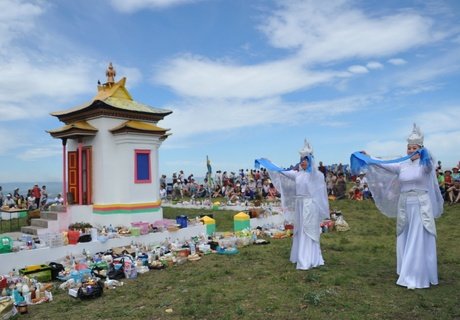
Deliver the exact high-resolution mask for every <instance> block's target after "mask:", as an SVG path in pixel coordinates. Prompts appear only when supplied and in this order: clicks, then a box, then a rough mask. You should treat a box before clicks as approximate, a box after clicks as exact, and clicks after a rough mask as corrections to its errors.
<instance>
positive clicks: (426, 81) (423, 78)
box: [387, 47, 460, 93]
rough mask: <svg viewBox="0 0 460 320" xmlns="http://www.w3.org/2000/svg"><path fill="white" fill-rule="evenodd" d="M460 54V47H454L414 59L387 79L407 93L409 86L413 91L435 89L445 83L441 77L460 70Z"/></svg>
mask: <svg viewBox="0 0 460 320" xmlns="http://www.w3.org/2000/svg"><path fill="white" fill-rule="evenodd" d="M459 55H460V48H455V47H454V48H451V50H449V51H445V52H442V53H441V54H439V55H437V56H436V57H435V58H431V59H430V58H428V57H426V58H424V59H423V60H422V61H416V62H415V61H414V63H411V64H410V65H408V66H407V67H404V70H400V71H398V72H396V73H395V74H394V75H392V76H390V77H388V78H387V79H388V81H389V82H390V83H391V84H392V85H396V86H398V87H402V88H404V89H405V91H404V92H405V93H407V88H409V90H413V93H419V92H423V91H430V90H434V89H436V88H439V87H441V86H442V85H443V83H442V82H441V81H440V80H439V79H440V78H442V77H445V76H449V75H452V74H454V73H455V72H458V71H459V70H460V60H459V58H458V57H459ZM434 80H436V81H434Z"/></svg>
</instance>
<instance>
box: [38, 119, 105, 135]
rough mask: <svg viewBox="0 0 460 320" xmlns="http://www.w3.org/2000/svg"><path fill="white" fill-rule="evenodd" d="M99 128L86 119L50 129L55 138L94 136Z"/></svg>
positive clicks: (49, 131)
mask: <svg viewBox="0 0 460 320" xmlns="http://www.w3.org/2000/svg"><path fill="white" fill-rule="evenodd" d="M97 131H98V130H97V129H96V128H95V127H93V126H92V125H90V124H89V123H88V122H86V121H77V122H74V123H69V124H66V125H65V126H62V127H60V128H57V129H54V130H48V131H46V132H48V133H49V134H51V136H53V137H55V138H65V137H74V136H94V135H95V134H96V132H97Z"/></svg>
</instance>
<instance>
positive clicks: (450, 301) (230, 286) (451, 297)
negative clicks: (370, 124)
mask: <svg viewBox="0 0 460 320" xmlns="http://www.w3.org/2000/svg"><path fill="white" fill-rule="evenodd" d="M331 208H338V209H340V210H342V212H343V214H344V217H345V219H346V221H347V222H348V223H349V225H350V227H351V230H349V231H347V232H343V233H339V232H330V233H326V234H323V235H322V237H321V247H322V250H323V257H324V260H325V263H326V264H325V266H323V267H320V268H318V269H312V270H308V271H298V270H296V269H295V266H294V265H293V264H291V263H290V262H289V260H288V259H289V250H290V244H291V239H281V240H270V244H269V245H266V246H249V247H245V248H241V250H240V253H239V254H237V255H233V256H221V255H217V254H213V255H208V256H205V257H203V259H201V260H200V261H196V262H188V263H186V264H184V265H180V266H174V267H171V268H167V269H164V270H158V271H156V270H153V271H151V272H148V273H146V274H143V275H139V277H138V278H137V279H134V280H126V281H125V286H123V287H119V288H117V289H115V290H108V291H105V292H104V295H103V297H102V298H99V299H97V300H93V301H79V300H75V299H74V298H71V297H70V296H68V295H67V294H66V293H64V292H56V294H55V300H54V301H53V302H51V303H46V304H42V305H38V306H32V307H29V314H28V315H26V316H21V318H24V319H91V318H92V319H460V305H459V304H458V296H459V295H458V293H459V291H460V249H459V246H458V245H457V243H456V240H457V239H460V222H459V218H460V206H446V207H445V213H444V215H443V216H442V217H441V218H440V219H438V220H437V229H438V242H437V246H438V268H439V282H440V283H439V285H438V286H436V287H432V288H430V289H423V290H420V289H419V290H407V289H406V288H403V287H399V286H397V285H396V284H395V282H396V279H397V276H396V254H395V242H396V236H395V233H396V231H395V221H394V220H392V219H389V218H386V217H384V216H383V215H381V214H380V213H379V212H378V211H377V210H376V208H375V206H374V205H373V204H372V203H371V202H368V201H362V202H352V201H349V200H344V201H341V202H332V203H331ZM164 211H165V213H164V214H165V217H170V218H174V217H175V216H176V215H179V214H186V215H189V217H193V216H196V215H200V214H205V213H206V212H205V211H203V210H185V209H174V208H165V209H164ZM212 213H213V214H214V218H215V219H216V220H217V228H218V230H219V231H230V230H231V229H232V217H233V215H234V214H235V212H232V211H218V212H217V211H212ZM166 310H168V311H166Z"/></svg>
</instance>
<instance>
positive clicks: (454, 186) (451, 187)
mask: <svg viewBox="0 0 460 320" xmlns="http://www.w3.org/2000/svg"><path fill="white" fill-rule="evenodd" d="M459 168H460V162H459V164H458V165H457V166H456V167H453V168H452V169H446V170H444V169H443V168H442V164H441V161H438V164H437V166H436V176H437V178H438V184H439V189H440V190H441V194H442V196H443V198H444V200H445V201H446V202H447V203H448V204H449V205H453V204H454V203H460V172H459Z"/></svg>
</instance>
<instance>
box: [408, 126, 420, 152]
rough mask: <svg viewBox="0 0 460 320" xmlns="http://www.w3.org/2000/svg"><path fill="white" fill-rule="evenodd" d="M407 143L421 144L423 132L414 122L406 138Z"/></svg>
mask: <svg viewBox="0 0 460 320" xmlns="http://www.w3.org/2000/svg"><path fill="white" fill-rule="evenodd" d="M407 144H417V145H419V146H423V134H422V131H420V128H419V127H417V125H416V124H415V123H414V127H413V129H412V132H411V134H410V135H409V137H408V138H407Z"/></svg>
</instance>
